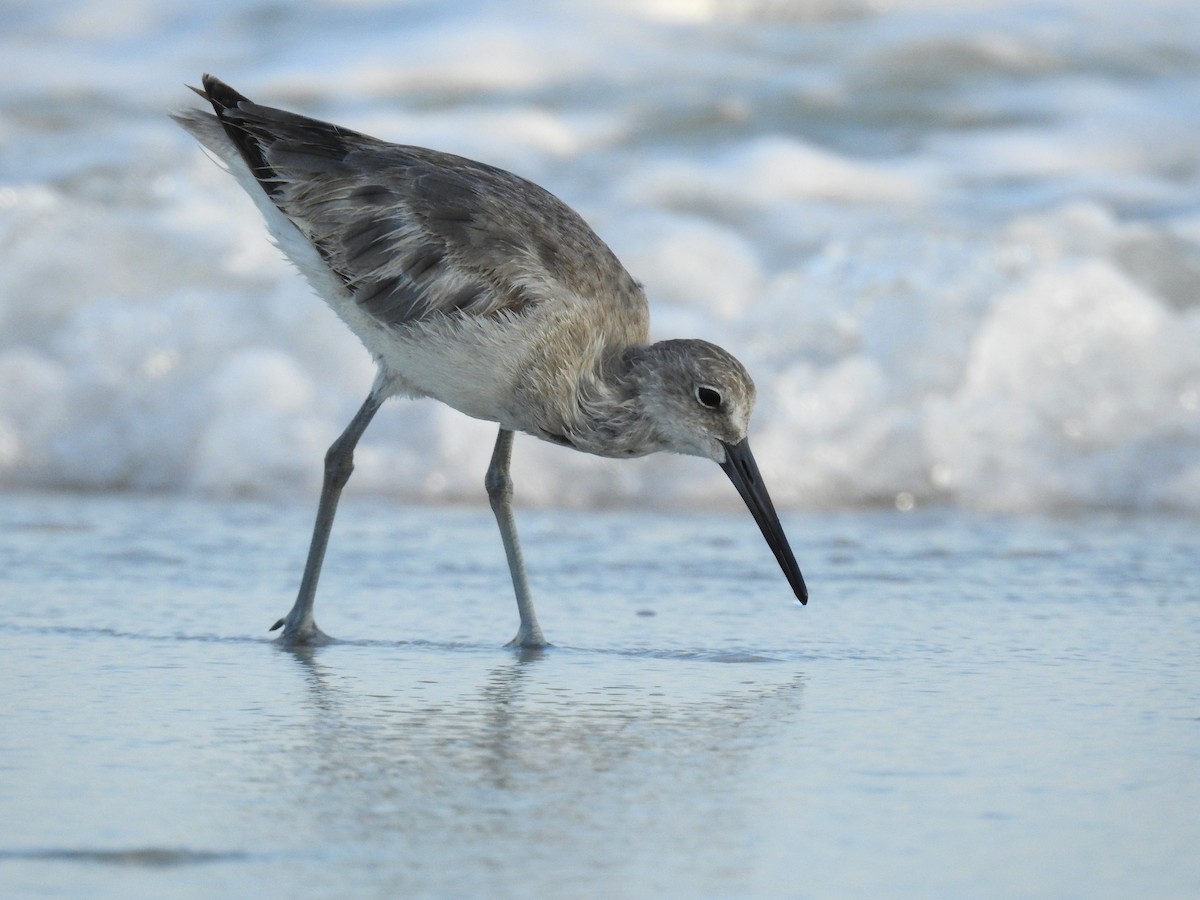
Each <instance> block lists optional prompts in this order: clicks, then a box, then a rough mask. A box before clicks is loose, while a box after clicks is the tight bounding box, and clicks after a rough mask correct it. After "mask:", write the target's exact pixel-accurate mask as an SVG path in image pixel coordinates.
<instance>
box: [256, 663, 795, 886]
mask: <svg viewBox="0 0 1200 900" xmlns="http://www.w3.org/2000/svg"><path fill="white" fill-rule="evenodd" d="M330 649H331V648H320V649H317V650H313V649H311V648H310V649H305V648H296V649H294V650H291V651H288V652H290V653H292V654H293V655H294V658H295V660H296V662H297V664H298V665H299V667H300V669H301V671H302V672H303V673H304V677H305V679H306V682H307V697H308V699H307V701H306V704H305V706H306V709H305V711H304V714H303V715H296V716H294V717H291V718H290V719H289V722H288V725H287V727H288V728H289V729H290V731H291V734H289V735H288V736H287V737H286V739H285V740H286V744H287V746H288V748H289V751H288V752H289V754H290V757H289V760H288V771H289V773H291V774H289V776H288V777H286V778H284V779H282V781H281V786H283V787H284V788H285V789H287V787H286V786H287V785H290V786H291V789H292V790H295V791H296V792H297V793H296V796H295V804H296V806H297V807H303V808H304V809H305V810H306V813H305V814H307V815H310V816H312V817H313V820H312V826H311V827H315V828H318V829H320V830H321V832H322V833H323V837H322V841H323V842H329V841H336V840H339V839H340V840H346V841H353V840H370V841H380V840H389V841H395V842H397V846H404V847H410V848H418V847H419V848H421V849H422V852H423V853H426V854H428V853H432V854H433V856H429V857H428V858H422V860H417V861H414V865H419V866H423V865H427V864H428V865H436V864H437V863H436V860H437V859H438V855H437V853H438V850H439V848H440V849H444V848H445V847H447V846H451V845H455V846H459V847H460V849H461V846H462V842H463V841H473V842H476V843H475V847H476V849H477V850H478V852H479V853H482V854H484V855H485V856H487V857H489V858H490V857H491V855H492V854H495V855H496V860H495V865H496V866H497V867H500V866H502V862H501V861H502V860H510V859H511V854H512V853H517V852H528V853H532V854H533V855H534V856H536V855H537V854H539V853H550V852H552V850H551V849H549V848H553V847H555V846H559V847H561V846H562V844H563V843H564V842H571V843H572V844H575V842H578V841H580V840H583V841H591V842H592V844H593V846H591V847H590V848H589V849H588V850H587V851H586V854H585V855H587V856H588V857H589V858H590V860H591V862H592V864H593V865H596V866H603V865H606V864H607V863H608V862H611V861H612V860H614V859H617V858H620V857H622V855H627V854H629V853H637V852H638V842H639V840H641V839H646V838H647V837H648V835H647V831H648V830H649V831H651V832H653V831H654V830H655V829H660V830H665V831H664V832H663V833H664V834H667V839H669V840H675V839H678V840H684V841H696V842H697V847H696V848H695V852H697V853H701V854H703V852H704V851H703V848H702V846H700V844H702V843H703V840H704V836H705V834H706V828H705V826H704V825H703V824H702V823H701V824H697V821H696V819H697V817H700V818H703V817H706V816H707V817H711V819H712V821H713V822H714V825H713V828H719V830H720V832H721V833H722V834H727V833H728V831H729V829H730V828H731V827H735V828H736V822H731V821H730V817H734V818H736V817H738V816H745V815H746V809H747V806H746V801H745V797H744V796H743V793H742V786H743V785H744V784H745V783H746V782H747V781H749V782H751V783H753V781H754V778H755V774H756V763H755V750H756V749H757V748H760V747H763V746H771V745H772V742H773V741H774V742H777V740H778V738H777V737H772V736H771V734H770V732H771V731H772V730H773V729H778V728H784V729H785V730H786V729H794V728H795V722H794V718H795V716H796V715H797V714H798V713H799V712H800V710H801V697H802V690H801V688H802V684H803V676H801V675H799V674H797V673H796V671H795V667H794V666H793V665H792V664H789V663H779V662H775V663H767V664H754V663H747V664H728V663H721V662H716V661H713V660H694V659H681V658H674V657H669V656H659V657H655V656H653V655H649V654H648V655H644V656H636V657H632V658H631V657H630V656H621V655H616V654H605V653H591V652H584V651H562V650H556V649H551V650H549V651H524V652H520V653H515V652H514V653H512V654H511V655H510V654H509V653H507V652H506V653H505V655H504V657H503V661H501V662H499V663H497V662H496V654H495V652H492V653H489V654H486V655H484V654H481V653H479V652H478V651H475V650H445V649H434V648H429V647H421V648H414V647H409V648H405V647H398V648H389V649H388V651H387V653H388V658H389V660H392V661H396V662H398V663H400V665H398V667H397V669H395V670H389V671H388V672H386V673H381V672H380V667H379V665H377V663H378V661H379V657H378V656H373V657H372V659H371V661H370V665H369V666H363V665H357V664H356V663H355V662H354V659H353V656H354V651H353V650H352V651H351V652H350V653H348V654H336V655H334V654H331V653H330ZM401 657H403V659H398V658H401ZM368 669H369V670H370V671H368ZM368 678H369V679H371V680H370V681H368ZM384 683H386V684H387V687H386V688H382V689H381V688H380V685H381V684H384ZM277 763H278V761H276V764H277ZM276 771H278V770H276ZM680 816H684V817H687V819H688V820H689V821H690V823H691V824H690V825H689V828H688V829H685V830H683V831H680V832H679V834H678V835H677V836H672V835H671V834H670V832H671V829H672V825H671V823H672V822H675V821H679V817H680ZM639 835H640V836H641V837H640V838H639ZM660 837H662V834H660ZM577 849H578V847H577ZM442 860H443V863H444V861H445V858H444V857H442ZM730 862H731V861H730V860H729V859H726V860H725V863H727V864H728V863H730ZM704 864H705V863H704V862H703V861H698V862H697V865H704ZM504 865H507V864H504Z"/></svg>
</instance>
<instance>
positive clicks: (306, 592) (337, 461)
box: [271, 390, 383, 644]
mask: <svg viewBox="0 0 1200 900" xmlns="http://www.w3.org/2000/svg"><path fill="white" fill-rule="evenodd" d="M382 405H383V396H381V395H380V394H379V393H377V392H376V391H374V390H373V391H371V395H370V396H369V397H367V400H366V402H365V403H363V405H362V407H360V408H359V410H358V412H357V413H355V415H354V418H353V419H351V420H350V424H349V425H347V426H346V430H345V431H343V432H342V434H341V436H340V437H338V439H337V440H336V441H334V442H333V444H331V445H330V447H329V451H328V452H327V453H326V454H325V482H324V484H323V485H322V486H321V502H320V504H319V505H318V507H317V521H316V524H315V525H314V526H313V536H312V543H310V544H309V545H308V562H306V563H305V564H304V577H303V578H301V579H300V592H299V594H297V596H296V603H295V604H294V605H293V606H292V611H291V612H290V613H288V614H287V615H286V616H285V617H284V618H282V619H280V620H279V621H278V622H276V623H275V624H274V625H272V626H271V630H272V631H274V630H275V629H277V628H279V627H280V626H282V627H283V634H282V635H281V636H280V641H282V642H283V643H285V644H314V643H324V642H325V641H328V640H329V638H328V636H327V635H326V634H325V633H324V632H323V631H321V629H320V628H318V627H317V623H316V622H315V621H313V599H314V597H315V596H316V593H317V579H319V578H320V577H321V563H322V562H324V560H325V548H326V547H327V546H328V545H329V532H330V530H331V529H332V528H333V516H334V514H335V513H336V512H337V505H338V499H339V498H340V497H341V495H342V488H344V487H345V486H346V482H347V481H349V480H350V473H351V472H353V471H354V447H355V445H356V444H358V439H359V438H360V437H362V435H363V432H364V431H366V430H367V425H369V424H370V422H371V419H372V418H373V417H374V415H375V413H376V412H378V411H379V407H380V406H382Z"/></svg>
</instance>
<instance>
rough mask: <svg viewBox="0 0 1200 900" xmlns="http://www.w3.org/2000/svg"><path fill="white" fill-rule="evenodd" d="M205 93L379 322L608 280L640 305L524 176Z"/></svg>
mask: <svg viewBox="0 0 1200 900" xmlns="http://www.w3.org/2000/svg"><path fill="white" fill-rule="evenodd" d="M205 88H206V90H207V91H208V97H209V99H210V100H211V101H212V102H213V106H214V109H215V110H216V111H217V115H218V118H219V119H220V121H221V123H222V125H223V126H224V127H225V130H226V133H227V134H229V136H230V138H231V140H233V141H234V143H235V145H236V146H237V147H238V149H239V152H240V153H241V154H242V156H243V158H244V159H245V160H246V163H247V165H248V166H249V167H250V170H251V171H252V172H253V173H254V175H255V177H256V178H257V179H258V181H259V183H260V184H261V185H262V186H263V189H264V190H265V191H266V192H267V194H268V195H269V196H270V198H271V200H272V201H273V202H274V203H275V205H276V206H278V207H279V209H280V210H282V211H283V212H284V214H286V215H287V216H288V217H289V218H290V219H291V220H292V221H293V222H295V224H296V225H297V227H299V228H300V230H301V231H302V233H303V234H304V235H305V237H306V238H308V240H309V241H311V242H312V244H313V245H314V246H315V247H316V248H317V250H318V252H319V253H320V254H321V256H322V258H323V259H324V260H325V262H326V263H327V264H328V265H329V267H330V268H331V269H332V270H333V271H334V272H335V273H336V274H337V275H338V277H339V278H341V279H342V281H343V282H344V283H345V284H346V286H347V287H348V288H349V289H350V291H351V292H352V293H353V295H354V298H355V302H356V303H358V304H359V306H361V307H362V309H364V310H365V311H366V312H368V313H370V314H371V315H372V316H373V317H375V318H376V319H378V320H379V321H382V322H384V323H387V324H394V325H400V324H405V323H408V322H412V321H415V320H419V319H423V318H426V317H428V316H431V315H436V314H445V315H452V314H455V313H464V314H468V315H472V316H488V315H493V314H496V313H499V312H501V311H504V310H509V311H514V312H519V311H522V310H524V309H525V308H526V307H527V306H529V305H530V304H538V303H542V302H546V301H549V300H558V301H560V302H561V301H563V300H564V299H566V298H569V297H575V298H580V297H590V298H593V299H594V298H597V297H600V296H605V295H608V296H613V288H614V286H616V288H617V292H616V293H617V296H616V297H615V298H614V299H617V300H619V301H621V302H626V303H634V304H642V305H644V302H645V301H644V299H643V298H642V295H641V291H640V287H639V286H638V285H637V284H636V283H635V282H634V281H633V279H632V278H630V276H629V275H628V274H627V273H626V272H625V270H624V268H623V267H622V266H621V264H620V263H619V262H618V261H617V259H616V257H615V256H614V255H613V254H612V252H611V251H610V250H609V249H608V247H607V246H606V245H605V244H604V243H603V242H602V241H601V240H600V239H599V238H598V237H596V236H595V234H594V233H593V232H592V231H591V229H590V228H589V227H588V226H587V225H586V223H584V222H583V220H582V219H581V218H580V217H579V216H578V214H576V213H575V212H574V211H573V210H571V209H570V208H569V207H567V206H566V205H565V204H563V203H562V202H561V201H559V200H558V199H557V198H555V197H554V196H553V195H552V194H550V193H549V192H547V191H545V190H544V189H542V188H540V187H538V186H537V185H535V184H533V183H532V182H529V181H526V180H524V179H522V178H519V177H518V176H516V175H513V174H511V173H509V172H505V171H503V170H501V169H496V168H493V167H491V166H487V165H484V164H482V163H477V162H474V161H471V160H467V159H464V158H462V157H457V156H453V155H451V154H447V153H440V152H437V151H433V150H426V149H424V148H420V147H408V146H402V145H397V144H389V143H386V142H383V141H380V140H377V139H375V138H372V137H369V136H367V135H363V134H359V133H357V132H354V131H350V130H348V129H344V128H339V127H337V126H334V125H331V124H329V123H326V122H321V121H318V120H315V119H309V118H306V117H304V116H298V115H295V114H293V113H289V112H285V111H283V110H277V109H273V108H271V107H264V106H259V105H258V104H255V103H252V102H250V101H249V100H247V99H246V98H244V97H242V96H241V95H240V94H237V93H236V92H234V91H233V90H232V89H231V88H228V87H227V86H225V85H224V84H223V83H221V82H219V81H217V80H216V79H211V80H210V79H208V78H206V79H205Z"/></svg>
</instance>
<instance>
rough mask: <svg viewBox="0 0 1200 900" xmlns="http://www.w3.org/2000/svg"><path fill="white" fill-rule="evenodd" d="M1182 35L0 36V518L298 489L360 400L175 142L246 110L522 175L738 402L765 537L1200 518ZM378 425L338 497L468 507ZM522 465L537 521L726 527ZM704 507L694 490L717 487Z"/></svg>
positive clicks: (335, 335) (884, 6)
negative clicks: (607, 253)
mask: <svg viewBox="0 0 1200 900" xmlns="http://www.w3.org/2000/svg"><path fill="white" fill-rule="evenodd" d="M1198 35H1200V9H1198V8H1197V7H1196V6H1195V4H1193V3H1190V2H1184V0H1178V2H1139V3H1129V2H1103V0H1100V2H1097V0H1077V2H1055V3H1016V2H954V3H949V2H920V0H909V2H866V0H863V2H857V0H840V2H839V0H811V2H804V0H797V2H784V0H775V2H772V0H762V2H755V0H742V2H737V0H729V2H718V0H707V2H705V0H641V2H636V3H635V2H629V0H590V2H585V3H571V4H556V3H550V2H535V0H522V2H507V3H489V2H478V0H476V2H472V0H464V2H456V3H434V2H405V3H372V2H324V3H309V4H294V5H285V4H277V3H269V2H235V0H227V2H219V3H211V4H168V3H161V2H149V0H145V2H109V3H99V4H97V3H91V2H86V3H85V2H70V0H66V2H62V3H55V4H45V3H35V2H20V0H17V2H14V0H10V2H8V3H6V4H5V5H4V7H3V9H0V53H2V54H3V58H4V60H5V63H4V70H5V76H4V78H3V79H2V80H0V148H2V153H0V254H2V255H3V261H4V264H3V267H2V268H0V485H3V486H5V487H10V488H11V487H21V488H39V489H45V488H49V489H66V490H87V491H110V490H131V489H132V490H154V491H170V492H201V493H204V494H216V495H246V494H251V495H291V494H293V493H294V492H296V491H297V490H298V489H300V488H303V489H307V490H310V491H311V490H315V488H316V486H317V485H318V484H319V477H320V465H319V461H320V459H321V456H322V454H323V453H324V451H325V448H326V447H327V446H328V445H329V443H330V441H331V440H332V438H333V437H334V436H336V434H337V433H339V432H340V430H341V428H342V427H344V425H345V423H346V422H347V421H349V419H350V417H351V415H353V412H354V410H355V409H356V408H357V406H358V404H359V403H360V402H361V400H362V398H363V397H364V396H365V394H366V390H367V388H368V387H369V384H370V380H371V373H372V366H371V363H370V360H369V359H368V358H367V356H366V354H365V353H364V352H363V351H362V349H361V348H360V347H359V346H358V344H357V342H356V340H355V339H354V338H353V337H352V336H351V335H350V334H349V333H347V332H346V331H345V329H344V328H342V327H341V325H340V323H339V322H337V320H336V319H335V318H334V316H333V315H332V314H331V313H330V312H328V311H327V310H326V309H325V308H324V307H323V305H322V304H321V302H320V301H319V300H317V299H316V298H315V297H313V296H312V295H311V294H310V292H309V290H308V288H307V285H306V284H305V283H304V282H303V281H302V280H301V279H300V278H299V277H298V276H297V275H296V274H295V273H294V272H293V271H292V270H291V269H290V268H289V266H288V265H287V264H286V263H285V262H284V261H283V260H282V258H281V255H280V253H279V252H278V251H277V250H276V249H275V248H274V247H272V246H271V245H270V243H269V242H268V239H267V238H266V234H265V229H264V227H263V225H262V223H261V222H260V220H259V216H258V214H257V212H256V210H255V209H254V208H253V206H252V205H251V203H250V201H249V200H248V199H247V198H245V197H244V196H242V194H241V191H240V189H239V188H238V187H237V185H236V184H235V183H234V182H233V180H232V179H231V178H229V177H228V176H227V175H225V174H224V173H223V172H222V171H221V170H220V169H219V168H218V167H217V166H216V165H215V164H214V163H213V162H211V161H210V160H209V159H208V158H207V157H205V156H204V155H203V154H202V153H201V151H200V150H199V149H198V148H197V147H196V146H195V144H194V142H193V141H192V140H191V139H190V138H189V137H188V136H187V135H186V134H184V133H183V132H182V131H181V130H179V129H178V128H175V127H174V126H173V125H172V123H170V122H169V121H168V120H167V119H166V118H165V116H166V113H167V112H168V111H169V110H171V109H173V108H177V107H179V106H182V105H187V104H191V103H193V102H194V101H196V98H194V97H192V96H191V94H190V93H189V92H188V91H186V90H185V89H184V87H183V85H184V83H185V82H187V83H197V81H198V78H199V76H200V73H201V72H203V71H212V72H213V73H214V74H217V75H219V76H221V77H222V78H224V79H226V80H227V81H229V82H230V83H231V84H233V85H234V86H235V87H237V88H239V89H240V90H241V91H242V92H243V93H246V94H248V95H249V96H251V97H252V98H254V99H256V100H258V101H259V102H263V103H268V104H271V105H278V106H283V107H287V108H293V109H297V110H299V111H302V112H305V113H308V114H311V115H314V116H317V117H319V118H325V119H329V120H333V121H336V122H339V123H342V124H346V125H347V126H350V127H354V128H356V129H358V130H362V131H366V132H368V133H372V134H375V135H377V136H380V137H383V138H386V139H391V140H396V141H402V142H406V143H414V144H419V145H425V146H432V147H436V148H439V149H443V150H449V151H453V152H457V153H461V154H464V155H467V156H471V157H475V158H479V159H483V160H486V161H489V162H492V163H495V164H498V165H500V166H503V167H506V168H510V169H512V170H514V171H516V172H518V173H520V174H522V175H525V176H526V177H529V178H531V179H532V180H534V181H536V182H538V183H540V184H542V185H544V186H546V187H548V188H550V189H551V190H552V191H554V192H555V193H556V194H558V195H559V196H561V197H562V198H564V199H565V200H566V201H567V202H568V203H570V204H571V205H573V206H575V207H577V208H578V209H579V210H581V211H582V212H583V213H584V215H585V217H586V218H587V219H588V220H589V221H590V222H591V223H592V225H593V227H594V228H595V229H596V230H597V231H598V233H599V234H600V235H601V236H602V237H603V238H604V239H605V240H606V241H607V242H608V243H609V244H610V245H611V246H612V247H613V248H614V250H616V252H617V254H618V256H620V257H621V259H622V260H623V261H624V262H625V264H626V266H627V267H628V268H629V269H630V270H631V271H632V272H633V274H634V276H635V277H637V278H639V279H640V280H641V281H643V282H644V284H645V285H646V289H647V292H648V295H649V297H650V300H651V309H652V327H653V329H654V334H655V336H656V337H657V338H663V337H684V336H686V337H702V338H707V339H710V340H713V341H716V342H718V343H721V344H723V345H724V346H727V347H728V348H729V349H730V350H732V351H733V352H734V353H735V354H736V355H738V356H740V357H741V358H742V360H743V361H744V362H745V363H746V364H747V366H748V368H749V369H750V371H751V372H752V373H753V375H754V376H755V379H756V381H757V383H758V386H759V394H760V407H759V410H758V413H757V416H756V418H755V421H754V430H753V433H754V443H755V448H756V450H757V453H758V455H759V457H760V459H761V465H762V468H763V470H764V474H765V476H766V477H767V478H768V480H769V483H770V484H771V486H772V490H773V493H774V495H775V499H776V502H777V504H778V505H779V506H781V507H782V508H784V509H845V508H857V507H862V506H873V507H874V506H888V505H891V504H897V505H899V506H901V507H907V506H912V505H925V504H931V503H933V504H952V505H955V506H960V507H964V508H969V509H979V510H1002V511H1042V510H1051V511H1060V510H1064V509H1066V510H1071V509H1094V508H1119V509H1134V510H1146V509H1150V510H1172V509H1173V510H1185V511H1190V512H1195V511H1197V510H1200V37H1198ZM491 440H492V438H491V426H490V425H488V424H486V423H479V422H473V421H470V420H467V419H465V418H464V417H462V416H461V415H459V414H457V413H455V412H453V411H451V410H448V409H444V408H440V407H439V406H437V405H436V404H432V403H419V404H412V403H408V404H405V403H394V404H391V405H390V406H389V409H388V410H387V412H386V414H385V415H383V416H381V417H380V419H379V420H378V421H377V422H376V423H375V424H374V425H373V427H372V428H371V430H370V431H369V432H368V433H367V435H366V437H365V439H364V442H363V444H362V445H361V450H360V453H359V459H358V471H357V472H356V475H355V477H354V479H353V481H352V482H351V485H350V488H349V489H350V490H351V491H360V492H361V491H365V492H370V493H372V494H378V493H386V494H389V495H393V496H395V497H397V498H402V499H405V500H416V501H421V502H444V501H454V502H459V501H470V502H473V503H474V502H479V501H480V500H481V496H480V493H481V492H480V487H479V484H480V480H481V477H482V475H481V473H482V471H483V469H484V468H485V466H486V461H487V457H488V454H489V453H490V449H491ZM697 471H699V470H698V469H697V468H696V464H695V463H694V462H692V461H687V460H678V459H669V458H661V459H651V460H645V461H641V462H634V463H626V464H621V465H614V464H612V463H611V462H608V461H605V460H600V459H593V458H589V457H586V456H582V455H580V454H577V453H572V452H569V451H564V450H563V449H561V448H557V447H553V446H549V445H540V444H538V443H537V442H534V441H529V440H526V441H519V443H518V451H517V454H516V460H515V470H514V477H515V480H516V483H517V485H518V490H517V495H518V498H519V501H520V502H521V503H523V504H527V505H537V506H551V507H561V506H594V505H597V504H630V503H636V504H638V505H643V506H644V505H647V504H650V505H672V506H693V505H695V504H697V503H700V502H710V503H714V504H722V505H728V506H729V507H730V508H733V507H734V506H735V505H736V504H737V502H738V501H737V498H736V496H735V495H734V494H733V492H732V491H729V490H727V488H728V485H726V484H724V483H723V480H722V479H720V478H707V477H705V478H698V477H696V472H697ZM703 471H704V472H705V473H706V474H707V468H705V469H704V470H703Z"/></svg>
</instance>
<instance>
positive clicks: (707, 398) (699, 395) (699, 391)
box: [696, 384, 721, 409]
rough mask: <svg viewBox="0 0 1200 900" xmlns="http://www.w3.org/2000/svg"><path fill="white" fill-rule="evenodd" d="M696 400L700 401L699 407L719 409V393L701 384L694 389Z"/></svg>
mask: <svg viewBox="0 0 1200 900" xmlns="http://www.w3.org/2000/svg"><path fill="white" fill-rule="evenodd" d="M696 399H697V400H699V401H700V405H701V406H705V407H708V408H709V409H720V408H721V394H720V392H719V391H717V390H715V389H714V388H710V387H707V386H705V385H703V384H702V385H699V386H698V387H697V388H696Z"/></svg>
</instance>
